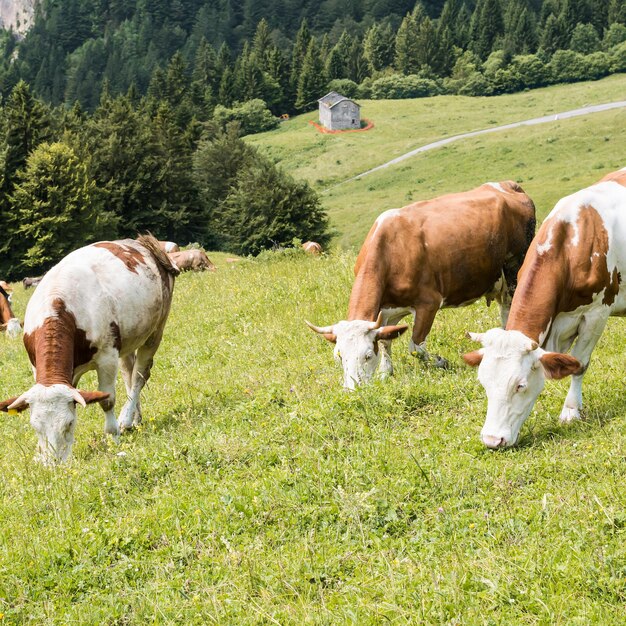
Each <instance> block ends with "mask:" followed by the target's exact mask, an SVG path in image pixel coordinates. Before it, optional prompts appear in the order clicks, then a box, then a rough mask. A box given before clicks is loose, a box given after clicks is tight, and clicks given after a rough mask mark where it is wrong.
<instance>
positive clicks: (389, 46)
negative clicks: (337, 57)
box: [363, 24, 395, 73]
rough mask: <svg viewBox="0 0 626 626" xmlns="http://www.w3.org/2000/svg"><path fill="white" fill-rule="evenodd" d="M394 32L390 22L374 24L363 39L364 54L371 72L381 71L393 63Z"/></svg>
mask: <svg viewBox="0 0 626 626" xmlns="http://www.w3.org/2000/svg"><path fill="white" fill-rule="evenodd" d="M394 43H395V42H394V34H393V31H392V30H391V27H390V26H389V24H386V25H385V26H381V25H379V24H373V25H372V26H371V27H370V28H369V29H368V31H367V33H366V35H365V38H364V40H363V56H364V57H365V60H366V61H367V63H368V64H369V69H370V73H372V72H380V71H381V70H383V69H384V68H386V67H389V66H390V65H392V63H393V57H394Z"/></svg>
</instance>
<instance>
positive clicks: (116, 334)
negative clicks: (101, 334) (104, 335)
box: [110, 322, 122, 352]
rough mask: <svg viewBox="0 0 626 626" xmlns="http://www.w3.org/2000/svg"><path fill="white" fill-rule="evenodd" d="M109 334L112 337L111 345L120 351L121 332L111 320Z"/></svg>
mask: <svg viewBox="0 0 626 626" xmlns="http://www.w3.org/2000/svg"><path fill="white" fill-rule="evenodd" d="M110 326H111V336H112V337H113V347H114V348H115V349H116V350H117V351H118V352H121V350H122V333H121V332H120V327H119V326H118V325H117V324H116V323H115V322H111V324H110Z"/></svg>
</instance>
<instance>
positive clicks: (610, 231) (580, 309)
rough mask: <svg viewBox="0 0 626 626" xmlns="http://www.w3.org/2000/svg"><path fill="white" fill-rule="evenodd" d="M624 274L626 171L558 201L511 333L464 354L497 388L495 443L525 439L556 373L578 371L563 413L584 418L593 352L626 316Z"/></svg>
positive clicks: (490, 429) (491, 401) (496, 334)
mask: <svg viewBox="0 0 626 626" xmlns="http://www.w3.org/2000/svg"><path fill="white" fill-rule="evenodd" d="M624 272H626V168H624V169H622V170H620V171H618V172H614V173H612V174H609V175H608V176H605V177H604V178H603V179H602V180H601V181H600V182H599V183H596V184H595V185H592V186H591V187H588V188H587V189H583V190H582V191H579V192H577V193H574V194H572V195H571V196H567V197H565V198H563V199H561V200H559V202H557V204H556V206H555V207H554V209H553V210H552V212H551V213H550V214H549V215H548V217H547V218H546V220H545V222H544V223H543V224H542V225H541V228H540V229H539V231H538V232H537V236H536V237H535V238H534V240H533V242H532V244H531V246H530V249H529V251H528V255H527V256H526V259H525V261H524V264H523V266H522V269H521V270H520V276H519V284H518V287H517V291H516V292H515V296H514V298H513V302H512V305H511V313H510V315H509V320H508V323H507V325H506V330H502V329H491V330H488V331H487V332H486V333H479V334H473V333H470V336H471V338H472V339H474V340H475V341H478V342H480V343H482V346H483V347H482V348H481V349H480V350H477V351H475V352H470V353H468V354H466V355H465V356H464V359H465V361H466V362H467V363H468V364H469V365H472V366H478V379H479V380H480V382H481V384H482V385H483V387H484V388H485V391H486V393H487V401H488V405H487V417H486V420H485V424H484V426H483V429H482V432H481V437H482V440H483V442H484V444H485V445H486V446H488V447H490V448H505V447H509V446H512V445H514V444H515V443H516V442H517V439H518V437H519V432H520V429H521V427H522V424H523V423H524V422H525V421H526V419H527V417H528V415H529V414H530V411H531V410H532V407H533V405H534V404H535V400H536V399H537V397H538V396H539V394H540V393H541V390H542V389H543V386H544V382H545V379H546V378H564V377H565V376H569V375H571V376H572V380H571V383H570V388H569V392H568V394H567V397H566V398H565V403H564V405H563V409H562V411H561V417H560V419H561V421H562V422H570V421H572V420H574V419H578V418H579V417H580V411H581V409H582V381H583V376H584V374H585V371H586V369H587V366H588V365H589V360H590V358H591V353H592V352H593V349H594V347H595V345H596V342H597V341H598V339H599V338H600V335H601V334H602V331H603V330H604V327H605V325H606V323H607V320H608V318H609V317H610V316H611V315H617V316H624V315H626V289H625V288H624V287H623V282H622V276H624ZM574 342H575V343H574ZM572 344H573V345H572ZM570 348H571V354H564V352H565V351H567V350H569V349H570Z"/></svg>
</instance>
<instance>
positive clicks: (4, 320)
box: [0, 281, 22, 339]
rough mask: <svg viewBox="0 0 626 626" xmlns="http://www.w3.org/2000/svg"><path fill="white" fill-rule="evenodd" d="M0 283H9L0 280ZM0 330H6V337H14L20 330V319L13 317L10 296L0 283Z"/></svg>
mask: <svg viewBox="0 0 626 626" xmlns="http://www.w3.org/2000/svg"><path fill="white" fill-rule="evenodd" d="M0 283H1V284H2V285H6V286H7V287H8V288H9V289H11V288H10V287H9V285H8V284H7V283H5V282H4V281H0ZM0 330H2V331H6V333H7V337H10V338H11V339H15V337H17V336H18V335H19V334H20V333H21V332H22V325H21V324H20V320H18V319H17V317H15V315H14V314H13V311H12V310H11V296H10V295H9V292H8V291H7V289H5V287H4V286H1V285H0Z"/></svg>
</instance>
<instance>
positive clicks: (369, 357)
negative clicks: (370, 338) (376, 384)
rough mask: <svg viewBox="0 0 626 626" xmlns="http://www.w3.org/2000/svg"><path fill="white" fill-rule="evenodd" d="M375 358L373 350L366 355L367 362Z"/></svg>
mask: <svg viewBox="0 0 626 626" xmlns="http://www.w3.org/2000/svg"><path fill="white" fill-rule="evenodd" d="M373 357H374V352H373V351H372V350H368V351H367V352H366V353H365V360H366V361H369V360H370V359H372V358H373Z"/></svg>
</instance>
